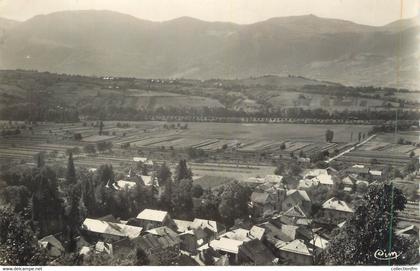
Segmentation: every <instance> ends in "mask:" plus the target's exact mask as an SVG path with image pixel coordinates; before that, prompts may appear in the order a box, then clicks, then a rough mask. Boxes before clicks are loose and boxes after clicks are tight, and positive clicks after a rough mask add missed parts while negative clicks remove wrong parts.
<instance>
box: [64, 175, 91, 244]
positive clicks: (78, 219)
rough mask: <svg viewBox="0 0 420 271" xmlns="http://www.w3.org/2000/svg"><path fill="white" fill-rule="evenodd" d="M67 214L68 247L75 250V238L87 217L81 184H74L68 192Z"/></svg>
mask: <svg viewBox="0 0 420 271" xmlns="http://www.w3.org/2000/svg"><path fill="white" fill-rule="evenodd" d="M65 214H66V233H67V238H68V239H67V240H68V242H67V249H68V250H69V251H70V252H75V250H76V242H75V238H76V237H77V236H78V234H79V227H80V225H81V223H82V221H83V220H84V219H85V218H86V215H87V209H86V206H85V204H84V201H83V198H82V191H81V185H80V183H78V184H73V185H72V186H71V187H70V189H69V192H68V193H67V206H66V209H65Z"/></svg>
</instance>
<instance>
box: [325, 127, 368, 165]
mask: <svg viewBox="0 0 420 271" xmlns="http://www.w3.org/2000/svg"><path fill="white" fill-rule="evenodd" d="M375 136H376V134H374V135H371V136H370V137H368V138H366V139H365V140H364V141H362V142H360V143H358V144H357V145H356V146H353V147H351V148H350V149H347V150H345V151H343V152H342V153H339V154H337V155H336V156H334V157H332V158H330V159H328V160H325V162H326V163H330V162H331V161H334V160H335V159H337V158H339V157H341V156H343V155H345V154H346V153H349V152H351V151H353V150H354V149H356V148H357V147H360V146H362V145H363V144H366V143H367V142H369V141H370V140H372V139H373V138H374V137H375Z"/></svg>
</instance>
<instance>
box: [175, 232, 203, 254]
mask: <svg viewBox="0 0 420 271" xmlns="http://www.w3.org/2000/svg"><path fill="white" fill-rule="evenodd" d="M178 237H179V239H180V240H181V244H180V249H181V250H183V251H187V252H189V253H190V254H196V252H197V248H198V242H197V241H198V240H197V236H196V235H195V233H194V231H193V230H188V231H185V232H183V233H181V234H179V235H178Z"/></svg>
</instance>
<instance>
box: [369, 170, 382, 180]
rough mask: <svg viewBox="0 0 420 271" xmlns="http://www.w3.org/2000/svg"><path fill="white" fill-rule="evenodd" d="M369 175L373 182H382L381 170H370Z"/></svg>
mask: <svg viewBox="0 0 420 271" xmlns="http://www.w3.org/2000/svg"><path fill="white" fill-rule="evenodd" d="M369 174H370V176H371V178H372V179H373V180H380V179H382V171H381V170H369Z"/></svg>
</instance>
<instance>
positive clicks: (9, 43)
mask: <svg viewBox="0 0 420 271" xmlns="http://www.w3.org/2000/svg"><path fill="white" fill-rule="evenodd" d="M419 30H420V25H419V23H418V21H417V20H416V19H405V20H400V21H396V22H393V23H390V24H387V25H384V26H367V25H361V24H356V23H353V22H350V21H344V20H338V19H327V18H320V17H317V16H314V15H305V16H293V17H281V18H272V19H268V20H266V21H262V22H257V23H253V24H246V25H240V24H234V23H227V22H206V21H202V20H198V19H194V18H190V17H181V18H178V19H174V20H170V21H164V22H154V21H147V20H141V19H138V18H135V17H133V16H130V15H126V14H121V13H117V12H112V11H98V10H87V11H63V12H56V13H51V14H47V15H38V16H35V17H33V18H31V19H28V20H26V21H24V22H16V21H11V20H6V19H0V69H29V70H39V71H51V72H58V73H68V74H82V75H101V76H105V75H111V76H124V77H141V78H180V77H182V78H193V79H209V78H223V79H232V78H246V77H250V76H261V75H266V74H273V75H288V74H293V75H299V76H305V77H310V78H316V79H319V80H328V81H333V82H339V83H343V84H346V85H374V86H391V87H401V88H409V89H419V88H420V80H418V73H419V68H418V63H419V60H420V59H419V54H418V46H417V45H418V35H417V34H418V33H419Z"/></svg>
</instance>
